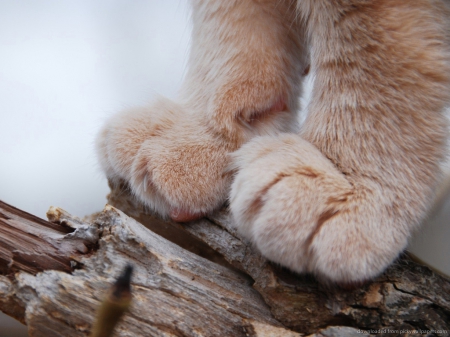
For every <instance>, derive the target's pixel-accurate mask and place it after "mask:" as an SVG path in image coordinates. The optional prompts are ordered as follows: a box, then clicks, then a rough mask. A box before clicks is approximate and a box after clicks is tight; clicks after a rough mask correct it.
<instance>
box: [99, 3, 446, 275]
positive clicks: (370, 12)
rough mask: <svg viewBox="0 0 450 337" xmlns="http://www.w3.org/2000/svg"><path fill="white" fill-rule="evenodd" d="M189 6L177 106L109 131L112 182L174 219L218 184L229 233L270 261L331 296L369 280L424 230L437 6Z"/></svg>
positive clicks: (439, 136) (439, 153) (438, 80)
mask: <svg viewBox="0 0 450 337" xmlns="http://www.w3.org/2000/svg"><path fill="white" fill-rule="evenodd" d="M192 5H193V24H194V27H193V37H192V51H191V55H190V60H189V72H188V74H187V77H186V80H185V83H184V85H183V88H182V91H181V95H180V98H179V99H178V101H177V103H175V102H172V101H169V100H167V99H165V98H159V99H157V100H156V101H155V103H154V104H153V105H152V106H150V107H147V108H140V109H136V110H131V111H126V112H123V113H121V114H119V115H117V116H114V117H113V118H112V119H111V120H110V121H109V122H108V123H107V124H106V126H105V128H104V129H103V130H102V132H101V134H100V136H99V138H98V153H99V158H100V162H101V165H102V167H103V169H104V170H105V172H106V174H107V176H108V177H109V179H110V180H111V181H117V180H125V181H127V182H128V183H129V185H130V188H131V190H132V191H133V193H135V194H136V196H137V197H139V198H140V199H141V200H142V201H143V202H145V203H146V204H147V205H148V206H150V207H151V208H153V209H154V210H155V211H156V212H158V213H159V214H161V215H162V216H170V217H172V218H173V219H174V220H177V221H188V220H191V219H194V218H197V217H200V216H202V215H203V214H206V213H208V212H211V211H212V210H214V209H216V208H218V207H220V206H221V205H222V204H223V202H224V201H225V200H226V198H227V195H228V192H229V189H230V184H231V193H230V208H231V212H232V214H233V216H234V218H235V220H236V224H237V226H238V230H239V232H240V233H241V234H242V235H243V236H244V237H246V238H248V239H249V240H251V241H252V242H253V243H254V244H255V245H256V247H257V248H258V249H259V250H260V251H261V253H262V254H263V255H264V256H266V257H267V258H269V259H271V260H273V261H275V262H277V263H280V264H282V265H284V266H287V267H288V268H290V269H292V270H294V271H297V272H305V271H306V272H312V273H314V274H316V275H317V276H319V277H322V278H323V279H324V280H331V281H334V282H339V283H353V282H360V281H364V280H367V279H370V278H372V277H374V276H376V275H377V274H379V273H380V272H382V271H383V270H384V268H386V266H388V265H389V264H390V263H391V262H392V261H393V260H394V259H395V258H396V257H397V256H398V254H399V252H401V251H402V250H403V249H404V248H405V246H406V243H407V241H408V238H409V236H410V234H411V232H412V231H413V230H414V229H415V228H416V227H417V225H418V224H419V222H420V220H421V219H422V217H423V216H424V214H425V212H426V210H427V207H428V206H429V202H430V200H431V198H432V195H433V194H432V191H433V189H434V187H435V184H436V181H437V178H438V177H439V163H440V161H441V160H442V159H443V157H444V152H445V142H446V137H447V129H446V119H445V117H444V115H443V109H444V107H445V105H446V104H448V102H449V99H450V52H449V39H448V37H449V36H448V34H449V31H450V30H449V22H450V17H449V16H448V11H447V10H448V8H446V7H444V6H445V5H444V0H415V1H411V0H298V1H289V0H285V1H282V0H266V1H264V0H260V1H254V0H209V1H207V0H193V1H192ZM309 63H310V64H311V68H312V71H313V73H314V75H315V80H314V87H313V91H312V98H311V103H310V105H309V106H308V107H307V110H308V117H307V119H306V121H305V123H304V125H303V126H302V128H301V129H300V130H299V129H298V126H297V124H296V120H297V116H296V111H297V110H298V108H299V107H298V106H297V102H298V97H299V96H300V95H301V82H302V76H303V74H304V73H306V72H307V68H308V66H309ZM236 150H237V151H236ZM233 151H236V152H234V154H232V156H231V158H232V160H231V162H230V161H229V158H230V156H229V154H230V153H231V152H233ZM230 172H234V173H235V175H234V181H233V182H232V179H233V176H232V175H231V173H230Z"/></svg>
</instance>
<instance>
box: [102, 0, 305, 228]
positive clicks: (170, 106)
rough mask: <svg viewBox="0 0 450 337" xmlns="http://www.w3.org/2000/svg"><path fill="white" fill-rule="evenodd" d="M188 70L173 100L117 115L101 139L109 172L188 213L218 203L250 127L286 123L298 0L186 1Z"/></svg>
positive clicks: (296, 78) (294, 70) (167, 210)
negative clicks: (230, 157)
mask: <svg viewBox="0 0 450 337" xmlns="http://www.w3.org/2000/svg"><path fill="white" fill-rule="evenodd" d="M192 5H193V14H192V19H193V36H192V50H191V53H190V58H189V70H188V73H187V76H186V79H185V82H184V84H183V86H182V90H181V94H180V97H179V99H178V100H177V102H172V101H170V100H167V99H163V98H161V99H159V100H157V101H156V103H154V104H153V105H152V106H150V107H148V108H142V109H135V110H132V111H126V112H124V113H122V114H119V115H117V116H114V117H113V118H112V119H111V120H110V121H109V122H108V123H107V124H106V126H105V127H104V128H103V130H102V131H101V133H100V135H99V138H98V142H97V144H98V146H97V149H98V156H99V158H100V162H101V165H102V167H103V169H104V171H105V172H106V173H107V175H108V177H109V178H110V179H115V178H120V179H123V180H125V181H127V182H128V183H129V185H130V188H131V190H132V192H133V193H134V194H135V195H136V196H137V197H138V198H139V199H140V200H142V201H143V202H145V203H146V204H147V205H148V206H149V207H151V208H152V209H153V210H154V211H156V212H158V213H159V214H160V215H162V216H170V217H171V218H172V219H174V220H176V221H188V220H192V219H194V218H197V217H200V216H202V215H203V214H205V213H207V212H210V211H212V210H214V209H216V208H218V207H220V206H221V205H222V204H223V202H224V201H225V199H226V197H227V191H228V188H229V185H230V175H229V174H226V173H224V168H225V166H226V164H227V154H228V153H229V152H231V151H234V150H236V149H237V148H239V147H240V146H241V145H242V144H243V143H244V142H246V141H248V140H249V139H251V138H252V137H254V136H256V135H264V134H277V133H279V132H283V131H293V130H295V126H296V113H295V111H296V110H297V107H298V104H297V100H298V96H299V94H300V82H301V73H302V71H303V70H304V68H305V67H306V54H305V53H304V45H303V35H302V34H301V33H299V32H300V31H301V29H300V27H299V24H298V23H297V22H296V20H295V2H294V1H287V2H279V1H278V0H273V1H253V0H245V1H242V0H240V1H238V0H233V1H229V0H227V1H225V0H213V1H199V0H195V1H192Z"/></svg>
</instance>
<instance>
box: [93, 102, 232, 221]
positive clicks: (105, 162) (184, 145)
mask: <svg viewBox="0 0 450 337" xmlns="http://www.w3.org/2000/svg"><path fill="white" fill-rule="evenodd" d="M184 110H185V109H183V107H182V106H181V105H179V104H176V103H174V102H172V101H170V100H167V99H163V98H161V99H159V100H158V101H157V102H156V103H155V104H153V105H152V106H150V107H148V108H141V109H134V110H129V111H126V112H123V113H120V114H118V115H116V116H114V117H113V118H112V119H111V120H110V121H109V122H108V123H107V124H106V125H105V127H104V128H103V130H102V131H101V133H100V135H99V137H98V139H97V152H98V157H99V160H100V164H101V166H102V168H103V170H104V171H105V173H106V174H107V176H108V179H110V180H111V181H112V182H113V183H114V181H118V180H125V181H126V182H127V183H128V185H129V187H130V189H131V191H132V193H133V194H134V195H136V196H137V197H138V198H139V199H140V200H141V201H142V202H144V203H145V204H146V205H147V206H148V207H150V208H151V209H152V210H154V211H155V212H157V213H158V214H160V215H161V216H163V217H171V218H172V219H173V220H175V221H180V222H184V221H190V220H193V219H196V218H199V217H201V216H203V215H204V214H205V213H208V212H211V211H212V210H214V209H215V208H217V207H220V206H221V204H222V203H223V202H224V201H225V199H226V195H227V190H228V188H229V185H230V178H229V175H224V174H223V168H224V167H225V166H226V161H227V153H228V151H227V146H226V145H224V144H222V143H221V142H220V141H218V140H217V138H214V136H213V135H211V134H210V133H209V132H207V130H205V128H204V127H202V123H201V121H199V120H198V119H196V117H195V116H190V115H189V114H188V113H187V112H186V111H184Z"/></svg>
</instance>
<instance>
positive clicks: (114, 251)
mask: <svg viewBox="0 0 450 337" xmlns="http://www.w3.org/2000/svg"><path fill="white" fill-rule="evenodd" d="M2 207H3V208H2V211H1V213H2V214H3V215H4V217H3V218H8V219H7V221H8V222H9V225H11V224H13V223H15V224H18V223H21V219H20V218H19V217H20V215H17V214H16V217H15V219H14V221H12V219H11V218H12V217H11V215H10V213H9V212H8V211H7V210H8V209H9V208H8V206H5V205H2ZM16 213H17V212H16ZM27 216H29V215H27ZM48 216H49V218H50V219H52V221H53V222H54V223H56V224H59V225H60V226H62V230H61V231H59V228H58V227H59V226H55V225H54V224H51V223H48V222H45V221H42V220H38V221H36V222H34V221H33V220H36V219H34V218H32V219H31V220H25V219H26V217H24V218H23V220H24V221H31V222H32V223H33V224H32V225H31V224H29V226H30V227H31V228H33V231H31V230H30V231H25V232H26V233H27V235H29V236H31V237H33V236H34V235H36V237H38V238H39V239H41V238H44V239H43V240H41V241H40V244H39V245H35V246H34V249H35V252H34V253H35V254H37V256H40V255H41V254H42V253H43V252H48V251H51V249H50V248H51V247H52V246H53V247H55V246H56V247H57V250H58V252H59V253H60V254H61V256H60V258H61V260H63V261H69V265H71V266H78V268H77V269H71V270H70V272H71V273H68V272H67V268H66V267H61V268H60V269H59V270H47V271H43V272H39V273H34V272H35V271H36V270H34V269H33V270H32V271H33V273H28V272H27V271H30V270H29V267H28V264H16V268H15V270H14V271H15V273H14V274H11V272H10V271H9V272H8V273H6V275H5V274H3V275H2V276H0V309H1V310H2V311H5V312H6V313H8V314H9V315H12V316H14V317H15V318H18V319H21V320H22V321H24V322H25V323H26V324H27V325H28V328H29V333H30V336H32V337H34V336H45V337H53V336H87V334H88V332H89V330H90V328H91V324H92V321H93V319H94V312H95V309H96V307H97V306H98V305H99V303H100V300H101V299H102V297H103V295H104V291H105V290H106V289H107V288H108V286H109V285H110V284H111V282H112V281H113V280H114V278H115V277H116V276H117V274H118V273H119V271H120V270H121V269H122V268H123V266H124V265H125V264H127V263H130V262H131V263H133V265H134V269H135V273H134V277H133V282H132V291H133V297H134V300H133V304H132V309H131V311H130V314H129V315H127V316H126V317H125V319H124V322H123V324H121V325H120V327H119V329H118V331H117V336H247V335H251V336H266V335H267V334H265V333H263V332H258V331H260V330H268V331H269V330H270V331H272V335H273V336H287V335H288V334H291V336H298V334H295V333H294V332H289V331H287V330H285V329H284V328H283V326H282V325H281V324H280V323H279V322H278V321H276V320H275V319H274V318H273V316H272V315H271V313H270V311H269V309H268V307H267V305H266V304H265V303H264V301H263V300H262V298H261V297H260V295H259V294H258V293H257V292H256V291H255V290H254V289H253V288H252V287H251V283H252V280H251V279H250V278H249V277H248V276H247V275H245V274H243V273H240V272H237V271H235V270H231V269H228V268H226V267H223V266H220V265H218V264H216V263H213V262H210V261H208V260H206V259H203V258H201V257H199V256H197V255H195V254H192V253H190V252H188V251H186V250H184V249H182V248H180V247H179V246H177V245H175V244H173V243H171V242H169V241H167V240H166V239H164V238H162V237H160V236H159V235H156V234H154V233H153V232H151V231H149V230H148V229H146V228H145V227H143V226H142V225H141V224H139V223H138V222H136V221H135V220H133V219H132V218H129V217H127V216H126V215H124V214H123V213H122V212H120V211H118V210H116V209H114V208H113V207H111V206H107V207H106V208H105V211H104V212H103V213H101V214H100V216H99V217H98V218H97V220H96V223H95V224H89V223H86V222H83V221H81V220H80V219H77V218H75V217H72V216H70V215H69V214H68V213H66V212H64V211H62V210H61V209H57V208H52V209H50V211H49V213H48ZM1 225H2V227H3V226H4V225H5V224H4V223H2V224H1ZM23 226H25V225H24V224H20V225H18V229H20V228H22V227H23ZM66 227H70V228H72V229H74V230H73V231H70V232H69V233H66V234H62V233H61V232H65V231H66V230H65V229H64V228H66ZM36 228H37V229H36ZM31 232H32V233H31ZM55 233H57V235H56V234H55ZM92 233H96V235H97V239H96V240H97V241H96V246H95V249H93V250H91V251H85V250H81V251H80V250H78V251H77V250H73V249H62V248H66V247H72V243H73V241H77V242H78V241H80V240H81V241H86V240H87V241H89V240H90V239H91V238H92ZM51 235H55V242H52V241H51V240H47V238H48V237H50V236H51ZM74 238H76V239H74ZM20 242H21V243H24V242H23V241H20ZM26 244H27V243H26V242H25V244H24V245H26ZM60 247H62V248H61V249H60ZM18 249H19V250H21V249H23V247H18ZM10 263H12V264H14V261H13V260H11V261H10ZM58 266H59V265H58ZM64 266H65V264H64ZM22 267H23V269H21V268H22ZM39 268H40V267H39ZM8 307H10V308H20V309H21V310H15V311H14V310H8ZM261 327H264V328H261ZM267 336H268V335H267Z"/></svg>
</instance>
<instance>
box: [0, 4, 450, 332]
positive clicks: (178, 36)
mask: <svg viewBox="0 0 450 337" xmlns="http://www.w3.org/2000/svg"><path fill="white" fill-rule="evenodd" d="M189 38H190V25H189V9H188V7H187V1H185V0H177V1H167V0H147V1H144V0H139V1H138V0H136V1H129V0H108V1H106V0H97V1H92V0H77V1H62V0H53V1H52V0H40V1H33V0H21V1H13V0H10V1H4V0H0V155H1V156H0V158H1V159H0V160H1V165H0V199H1V200H3V201H5V202H7V203H10V204H12V205H14V206H16V207H18V208H21V209H23V210H26V211H28V212H30V213H33V214H35V215H37V216H39V217H44V218H45V212H46V211H47V209H48V207H49V206H50V205H55V206H60V207H62V208H64V209H66V210H67V211H69V212H70V213H72V214H75V215H78V216H83V215H86V214H90V213H93V212H96V211H99V210H101V209H102V208H103V206H104V204H105V202H106V198H105V196H106V194H107V193H108V188H107V184H106V179H105V178H104V177H103V175H102V173H101V172H100V170H99V168H98V165H97V164H96V158H95V153H94V146H93V145H94V139H95V135H96V133H97V132H98V130H99V128H100V126H101V125H102V123H103V121H104V120H105V119H106V118H107V116H109V115H110V114H113V113H115V112H117V111H119V110H121V109H123V108H127V107H130V106H135V105H142V104H145V103H146V102H148V101H150V100H151V98H152V97H154V95H155V94H156V93H158V94H162V95H165V96H168V97H170V98H174V97H175V96H176V93H177V90H178V89H179V87H180V84H181V80H182V77H183V74H184V73H185V71H186V59H187V56H188V47H189ZM449 211H450V199H449V202H448V203H447V204H446V206H445V209H444V210H443V213H445V212H447V213H446V215H445V218H444V217H443V216H440V218H439V217H438V220H435V221H434V222H433V223H432V224H431V225H430V226H429V227H428V230H427V232H426V233H425V234H420V235H419V236H417V239H416V244H415V245H416V248H415V251H416V253H417V252H419V253H418V254H419V255H421V256H422V258H423V259H425V260H426V261H427V262H429V263H432V264H434V265H437V266H438V267H439V268H441V269H442V270H446V271H447V273H449V274H450V259H448V257H449V256H450V248H449V247H450V244H449V240H450V226H448V222H449V219H450V212H449ZM7 324H8V323H5V322H3V323H2V322H1V321H0V328H2V329H3V330H2V331H3V332H2V333H3V334H5V333H6V334H8V332H7V331H10V334H9V335H2V336H5V337H7V336H15V337H17V336H19V334H18V332H12V331H13V330H12V329H13V328H12V327H11V328H9V329H10V330H7V329H8V328H7ZM5 327H6V328H5Z"/></svg>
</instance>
